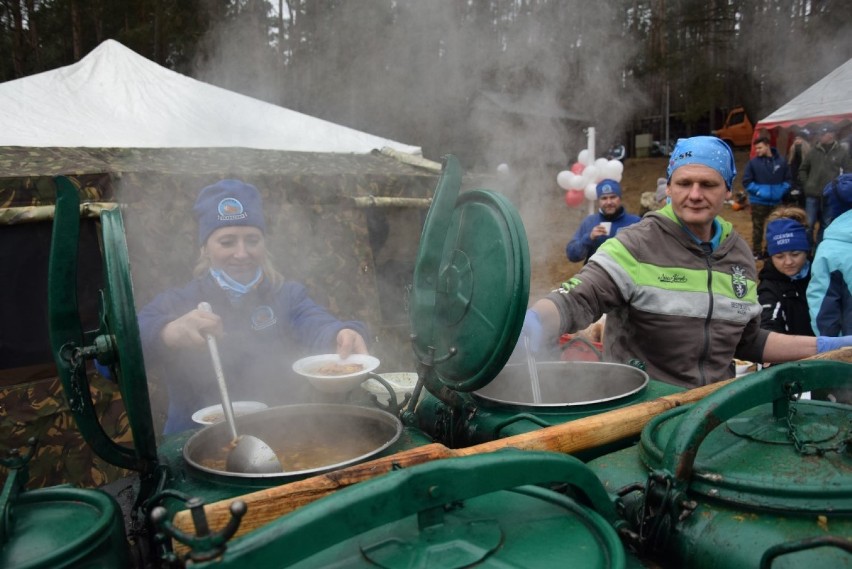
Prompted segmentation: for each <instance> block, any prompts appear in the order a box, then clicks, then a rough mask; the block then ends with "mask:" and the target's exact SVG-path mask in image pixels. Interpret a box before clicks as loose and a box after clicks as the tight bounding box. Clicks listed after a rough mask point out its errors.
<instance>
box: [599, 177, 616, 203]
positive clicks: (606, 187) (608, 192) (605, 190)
mask: <svg viewBox="0 0 852 569" xmlns="http://www.w3.org/2000/svg"><path fill="white" fill-rule="evenodd" d="M596 190H597V193H598V199H601V197H603V196H612V195H616V196H618V197H621V186H620V185H619V183H618V182H616V181H615V180H601V181H600V182H598V185H597V188H596Z"/></svg>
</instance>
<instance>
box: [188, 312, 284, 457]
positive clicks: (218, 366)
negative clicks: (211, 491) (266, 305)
mask: <svg viewBox="0 0 852 569" xmlns="http://www.w3.org/2000/svg"><path fill="white" fill-rule="evenodd" d="M198 310H201V311H202V312H209V313H211V314H212V313H213V309H212V308H211V306H210V304H209V303H207V302H202V303H200V304H199V305H198ZM206 337H207V347H208V348H209V349H210V357H211V358H212V360H213V370H214V371H215V372H216V381H217V382H218V383H219V395H221V396H222V411H224V413H225V420H226V421H227V422H228V426H229V427H230V428H231V437H232V440H233V441H234V448H232V449H231V451H230V452H229V453H228V459H227V461H226V463H225V467H226V468H227V470H228V471H230V472H244V473H251V474H258V473H263V474H265V473H271V472H283V471H284V466H282V464H281V462H280V461H279V460H278V456H277V455H276V454H275V451H273V450H272V448H271V447H270V446H269V445H268V444H266V443H265V442H263V441H262V440H260V439H259V438H257V437H253V436H252V435H242V436H240V435H238V434H237V425H236V422H235V421H234V409H233V407H232V406H231V398H230V396H229V395H228V386H227V385H226V384H225V373H224V372H223V371H222V361H221V360H220V359H219V348H218V346H217V345H216V338H214V337H213V335H212V334H207V336H206Z"/></svg>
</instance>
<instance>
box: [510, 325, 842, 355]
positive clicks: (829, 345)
mask: <svg viewBox="0 0 852 569" xmlns="http://www.w3.org/2000/svg"><path fill="white" fill-rule="evenodd" d="M526 326H527V322H526V320H524V328H526ZM848 346H852V336H817V353H818V354H821V353H823V352H830V351H831V350H839V349H840V348H846V347H848Z"/></svg>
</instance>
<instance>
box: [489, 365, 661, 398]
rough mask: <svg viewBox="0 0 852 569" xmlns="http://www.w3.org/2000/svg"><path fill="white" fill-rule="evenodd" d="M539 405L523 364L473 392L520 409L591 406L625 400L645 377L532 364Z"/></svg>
mask: <svg viewBox="0 0 852 569" xmlns="http://www.w3.org/2000/svg"><path fill="white" fill-rule="evenodd" d="M536 369H537V371H538V380H539V386H540V390H541V402H540V403H535V402H534V399H533V390H532V383H531V380H530V371H529V368H528V366H527V364H525V363H524V364H508V365H506V366H505V367H504V368H503V370H502V371H501V372H500V373H499V374H498V375H497V377H495V378H494V379H493V380H491V382H490V383H489V384H488V385H486V386H485V387H483V388H482V389H480V390H478V391H475V392H474V396H475V397H476V398H477V399H479V400H484V401H485V402H493V403H499V404H501V405H516V406H524V407H567V406H571V405H594V404H597V403H603V402H607V401H615V400H618V399H621V398H624V397H629V396H631V395H633V394H634V393H638V392H639V391H641V390H643V389H644V388H645V386H646V385H647V384H648V374H647V373H645V372H644V371H642V370H641V369H639V368H635V367H633V366H629V365H625V364H616V363H605V362H565V361H551V362H536Z"/></svg>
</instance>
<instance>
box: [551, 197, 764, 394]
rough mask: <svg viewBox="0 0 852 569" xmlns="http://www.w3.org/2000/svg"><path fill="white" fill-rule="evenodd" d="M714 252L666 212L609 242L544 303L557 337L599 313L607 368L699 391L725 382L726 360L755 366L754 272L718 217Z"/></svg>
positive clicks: (760, 342)
mask: <svg viewBox="0 0 852 569" xmlns="http://www.w3.org/2000/svg"><path fill="white" fill-rule="evenodd" d="M717 220H718V221H719V223H720V226H721V230H722V237H721V241H720V243H719V246H718V247H716V250H715V251H713V252H712V253H710V254H706V253H705V252H704V250H703V249H702V248H701V246H700V245H699V244H698V243H696V242H695V241H694V240H693V239H692V238H691V237H690V236H689V235H688V234H687V233H686V232H685V231H684V230H683V228H682V227H681V225H680V222H679V221H678V219H677V218H676V216H675V215H674V212H673V211H672V208H671V206H670V205H669V206H666V207H664V208H663V209H661V210H660V211H657V212H650V213H648V214H646V215H645V217H644V218H643V219H642V221H640V222H639V223H637V224H634V225H631V226H630V227H628V228H625V229H623V230H622V231H619V232H618V234H617V235H616V236H615V237H614V238H612V239H609V240H607V241H606V242H605V243H604V244H603V245H601V247H600V249H598V251H597V253H595V255H594V256H593V257H592V258H591V259H590V260H589V263H588V264H587V265H586V266H585V267H583V269H582V270H581V271H580V272H579V273H577V275H576V276H575V277H574V278H572V279H570V280H569V281H567V282H565V283H562V285H561V286H560V288H558V289H556V290H554V291H553V292H551V293H550V294H549V295H548V296H547V297H548V298H549V299H550V300H552V301H553V302H555V303H556V306H557V307H558V309H559V312H560V318H561V330H562V332H563V333H564V332H575V331H577V330H581V329H583V328H585V327H587V326H588V325H590V324H591V323H592V322H594V321H596V320H597V319H598V318H600V317H601V315H602V314H606V315H607V318H606V328H605V334H604V352H605V359H606V361H611V362H616V363H628V362H630V361H631V360H640V361H642V362H644V363H645V365H646V366H647V372H648V375H649V376H651V377H652V378H654V379H658V380H661V381H665V382H667V383H673V384H675V385H681V386H685V387H697V386H700V385H705V384H708V383H713V382H716V381H721V380H723V379H727V378H729V377H732V376H733V373H732V371H733V368H732V367H731V363H732V359H733V358H734V357H735V356H736V357H737V358H740V359H744V360H750V361H757V362H759V361H762V357H763V347H764V345H765V343H766V339H767V337H768V335H769V332H768V331H766V330H761V328H760V312H761V309H760V304H759V303H758V302H757V284H756V283H757V269H756V268H755V265H754V260H753V258H752V253H751V249H750V248H749V246H748V244H747V243H746V242H745V241H744V240H743V239H742V238H741V237H740V236H739V235H737V234H736V233H735V232H734V231H733V227H732V225H731V224H730V223H729V222H727V221H725V220H724V219H722V218H717Z"/></svg>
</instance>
